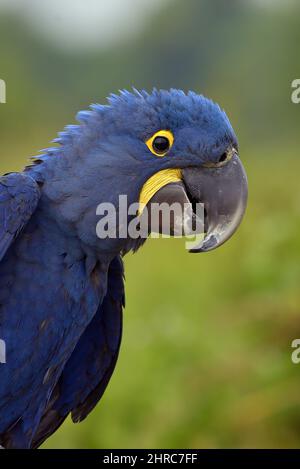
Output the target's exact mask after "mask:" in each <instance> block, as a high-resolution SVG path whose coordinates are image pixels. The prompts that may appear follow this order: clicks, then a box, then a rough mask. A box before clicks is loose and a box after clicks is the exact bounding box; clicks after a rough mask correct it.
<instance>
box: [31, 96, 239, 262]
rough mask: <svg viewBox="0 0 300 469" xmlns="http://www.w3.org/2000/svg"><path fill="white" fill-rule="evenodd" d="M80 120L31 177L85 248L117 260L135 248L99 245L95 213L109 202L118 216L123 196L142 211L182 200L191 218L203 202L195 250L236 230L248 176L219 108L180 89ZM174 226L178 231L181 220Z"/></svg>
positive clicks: (114, 100) (114, 99)
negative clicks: (201, 229)
mask: <svg viewBox="0 0 300 469" xmlns="http://www.w3.org/2000/svg"><path fill="white" fill-rule="evenodd" d="M77 118H78V121H79V123H80V125H76V126H68V127H67V128H66V129H65V131H64V132H62V133H61V134H60V135H59V138H58V139H56V142H59V143H60V147H59V148H53V149H49V150H47V152H46V153H45V154H44V155H42V156H41V157H39V159H38V162H43V163H44V164H43V165H35V166H34V167H31V171H33V173H35V177H36V178H37V179H38V178H40V179H42V181H43V194H44V196H46V197H48V199H51V197H52V199H53V200H55V202H56V203H57V202H59V203H60V204H61V210H60V213H61V214H62V215H61V216H62V219H64V221H65V220H67V221H68V222H70V223H71V222H72V223H73V224H74V223H75V224H77V227H76V230H77V233H78V234H79V236H80V237H81V238H82V239H83V240H84V241H85V242H86V243H87V244H90V245H96V244H97V246H101V249H102V250H104V251H107V252H109V251H111V252H113V253H114V254H115V252H116V251H121V252H122V251H123V252H126V251H128V250H129V249H132V248H133V249H135V248H136V247H137V244H138V241H137V240H130V239H128V237H127V238H126V239H120V238H119V237H118V236H117V239H107V240H99V239H96V238H97V235H96V233H95V226H96V225H97V223H98V221H99V216H97V214H96V207H97V206H98V205H99V204H100V203H105V202H107V203H110V204H112V205H114V206H116V207H117V210H118V207H119V196H120V195H126V197H127V199H128V200H127V202H128V205H129V204H133V203H137V204H139V207H149V206H151V204H153V203H154V202H155V203H162V202H166V203H169V204H170V203H173V202H176V201H178V202H179V203H180V204H187V205H188V206H190V210H191V211H192V212H193V211H194V207H195V204H197V203H201V204H203V206H204V231H205V236H204V239H203V240H202V241H201V242H200V243H199V245H198V246H196V247H195V248H194V249H193V250H192V251H193V252H203V251H208V250H212V249H215V248H216V247H218V246H220V245H221V244H223V243H224V242H225V241H226V240H227V239H229V238H230V237H231V235H232V234H233V233H234V232H235V230H236V229H237V227H238V226H239V224H240V222H241V220H242V217H243V214H244V211H245V208H246V203H247V178H246V175H245V172H244V169H243V166H242V163H241V161H240V159H239V156H238V143H237V138H236V136H235V133H234V131H233V129H232V126H231V124H230V122H229V120H228V118H227V116H226V114H225V112H224V111H223V110H222V109H221V108H220V107H219V106H218V105H217V104H215V103H214V102H212V101H211V100H209V99H207V98H205V97H204V96H201V95H198V94H196V93H194V92H189V93H187V94H186V93H184V92H183V91H181V90H175V89H172V90H170V91H165V90H153V92H152V93H150V94H149V93H147V92H145V91H141V92H138V91H136V90H134V91H133V92H127V91H123V92H121V93H120V94H119V95H111V96H110V97H109V99H108V104H107V105H98V104H97V105H92V106H91V109H90V110H89V111H81V112H79V113H78V116H77ZM32 168H34V169H33V170H32ZM54 194H55V195H54ZM57 194H60V199H59V200H57V197H58V195H57ZM98 215H99V214H98ZM56 217H57V213H56ZM126 222H127V223H128V222H129V219H127V221H126ZM172 223H173V225H174V226H173V227H172V230H173V232H178V230H180V228H181V226H176V225H182V223H183V222H182V220H181V221H178V220H177V221H176V220H173V222H172ZM160 229H161V231H163V228H162V227H158V230H160Z"/></svg>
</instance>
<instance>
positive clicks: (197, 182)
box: [149, 155, 248, 252]
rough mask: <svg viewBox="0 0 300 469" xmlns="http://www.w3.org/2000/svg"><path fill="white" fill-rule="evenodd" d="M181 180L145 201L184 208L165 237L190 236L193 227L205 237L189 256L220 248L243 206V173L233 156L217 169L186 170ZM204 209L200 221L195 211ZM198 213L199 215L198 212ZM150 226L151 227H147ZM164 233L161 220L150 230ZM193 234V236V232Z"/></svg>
mask: <svg viewBox="0 0 300 469" xmlns="http://www.w3.org/2000/svg"><path fill="white" fill-rule="evenodd" d="M181 173H182V180H181V181H177V182H174V183H169V184H167V185H165V186H164V187H162V188H160V189H159V190H158V191H157V192H156V193H155V195H154V196H153V197H152V198H151V200H150V201H149V204H152V203H153V202H155V203H158V204H161V203H167V204H172V203H173V202H179V203H180V204H181V205H184V206H185V217H184V219H181V220H176V219H174V220H173V222H172V226H171V230H170V227H168V229H169V234H173V235H178V234H179V235H180V234H182V233H183V232H184V234H185V235H189V234H190V230H191V228H192V227H193V226H195V224H196V226H197V229H199V227H200V232H201V233H203V231H204V233H205V236H204V238H203V239H202V241H201V242H200V243H199V244H198V245H196V246H195V247H193V248H192V249H191V250H190V252H206V251H211V250H213V249H216V248H217V247H219V246H221V245H222V244H224V243H225V242H226V241H227V240H228V239H229V238H230V237H231V236H232V235H233V234H234V232H235V231H236V230H237V228H238V226H239V225H240V223H241V221H242V219H243V216H244V213H245V210H246V206H247V198H248V183H247V177H246V173H245V170H244V168H243V165H242V163H241V161H240V159H239V157H238V156H237V155H234V156H233V157H232V159H231V160H230V161H229V162H228V163H226V164H225V165H224V166H222V167H219V168H205V167H201V168H196V167H192V168H186V169H183V170H182V172H181ZM197 204H201V206H202V213H203V207H204V220H203V217H202V220H200V219H199V217H198V216H197V213H198V210H197V212H196V210H195V207H196V206H197ZM199 213H201V212H199ZM196 222H198V223H196ZM150 226H151V225H150ZM154 231H157V232H159V233H164V227H163V226H162V222H161V220H160V221H159V226H158V227H157V228H156V229H154ZM193 233H194V234H195V232H193Z"/></svg>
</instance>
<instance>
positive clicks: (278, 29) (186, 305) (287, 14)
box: [0, 0, 300, 448]
mask: <svg viewBox="0 0 300 469" xmlns="http://www.w3.org/2000/svg"><path fill="white" fill-rule="evenodd" d="M299 13H300V6H299V4H298V5H297V4H294V5H293V6H290V7H289V8H288V7H286V8H271V9H270V8H261V7H257V6H254V5H253V4H252V3H251V2H246V1H243V0H240V1H238V0H230V1H229V0H228V1H226V2H224V1H222V0H214V1H209V0H203V1H199V0H186V1H185V2H182V1H180V0H173V2H170V3H169V5H167V6H166V7H165V8H164V9H162V10H161V11H160V12H159V14H158V15H157V16H155V17H153V18H150V19H149V23H148V26H147V28H146V30H145V31H144V32H143V34H142V35H141V36H140V37H139V38H135V39H134V40H131V41H128V42H126V43H124V44H120V45H119V46H118V47H114V48H112V49H109V50H106V51H104V52H103V51H101V52H95V51H94V52H91V53H90V54H88V53H87V52H85V53H84V54H83V53H82V52H78V53H74V54H70V53H66V52H62V51H61V50H60V51H58V50H56V49H55V48H53V47H51V46H50V45H49V44H48V43H47V42H46V41H45V39H43V37H39V36H37V35H36V34H35V33H33V31H31V30H30V29H28V27H25V26H24V24H23V23H22V21H20V20H17V19H16V18H15V17H12V16H11V17H8V16H6V17H0V57H1V69H0V78H3V79H5V80H6V82H7V101H8V102H7V104H6V105H0V129H1V130H0V132H1V161H0V169H1V171H2V172H5V171H12V170H16V169H20V168H21V167H22V165H24V163H25V162H26V159H27V158H28V156H30V155H34V154H36V153H37V151H38V150H39V149H40V148H43V147H45V146H47V145H48V142H49V141H50V140H51V139H52V138H54V137H55V134H56V132H57V131H59V130H61V128H62V127H63V126H64V125H65V124H68V123H71V122H72V121H74V114H75V113H76V112H77V111H78V110H79V109H82V108H87V106H88V105H89V103H91V102H101V101H103V99H104V97H105V96H106V95H107V94H108V93H109V92H111V91H115V90H117V89H119V88H124V87H125V88H128V87H129V88H130V87H131V86H132V85H134V86H135V87H137V88H147V89H151V88H152V87H153V86H157V87H164V88H169V87H179V88H183V89H189V88H192V89H194V90H195V91H197V92H202V93H204V94H207V95H209V96H210V97H212V98H213V99H215V100H217V101H218V102H219V103H220V104H221V105H222V106H223V107H225V109H226V111H227V112H228V115H229V117H230V119H231V120H232V123H233V125H234V127H235V129H236V131H237V134H238V136H239V137H240V144H241V155H242V158H243V160H244V162H245V166H246V169H247V172H248V175H249V185H250V200H249V208H248V211H247V215H246V218H245V221H244V223H243V225H242V227H241V228H240V230H239V232H238V233H237V234H236V235H235V237H234V238H233V239H232V240H231V241H230V242H229V243H228V244H226V245H225V246H224V247H222V248H221V249H219V250H217V251H216V252H213V253H210V254H205V255H191V254H188V253H187V252H186V251H185V249H184V245H183V241H182V240H149V241H148V242H147V243H146V245H145V246H144V247H143V248H142V250H141V251H140V252H139V253H137V254H136V255H134V256H132V255H128V256H127V258H126V259H125V264H126V278H127V281H126V288H127V307H126V310H125V327H124V337H123V345H122V349H121V354H120V359H119V362H118V365H117V368H116V371H115V373H114V376H113V378H112V381H111V383H110V385H109V388H108V391H107V392H106V393H105V396H104V397H103V399H102V401H101V403H100V404H99V405H98V407H97V408H96V410H95V411H94V412H93V413H92V414H91V416H90V417H89V418H88V419H87V420H86V421H85V422H83V423H82V424H80V425H73V424H72V423H71V422H70V421H67V422H66V423H65V424H64V425H63V427H62V428H61V429H60V430H59V431H58V432H57V433H56V434H55V435H54V436H53V437H52V438H51V439H50V440H49V441H48V442H47V443H46V444H45V445H44V446H45V447H48V448H51V447H53V448H54V447H61V448H66V447H67V448H78V447H88V448H98V447H104V448H118V447H124V448H125V447H129V448H130V447H133V448H134V447H148V448H155V447H168V448H178V447H187V448H195V447H200V448H201V447H298V446H299V440H300V395H299V385H300V365H299V366H296V365H293V364H292V362H291V358H290V355H291V351H292V349H291V342H292V340H293V339H294V338H296V337H300V320H299V319H300V318H299V315H300V311H299V309H300V291H299V288H298V283H299V278H300V223H299V220H300V208H299V207H300V200H299V199H300V194H299V190H298V189H297V188H298V187H299V181H298V174H299V172H300V161H299V158H298V151H299V150H298V145H297V142H298V138H299V137H298V135H299V119H300V106H296V105H293V104H292V103H291V99H290V95H291V81H292V80H293V79H294V78H299V77H300V64H299V60H297V59H298V44H299V40H300V27H299V26H300V15H299Z"/></svg>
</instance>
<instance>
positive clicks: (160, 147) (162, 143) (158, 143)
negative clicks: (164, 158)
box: [153, 137, 170, 153]
mask: <svg viewBox="0 0 300 469" xmlns="http://www.w3.org/2000/svg"><path fill="white" fill-rule="evenodd" d="M169 146H170V143H169V140H168V139H167V137H155V139H154V141H153V148H154V150H155V151H156V152H157V153H165V152H166V151H167V150H168V149H169Z"/></svg>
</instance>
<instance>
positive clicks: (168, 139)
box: [146, 130, 174, 156]
mask: <svg viewBox="0 0 300 469" xmlns="http://www.w3.org/2000/svg"><path fill="white" fill-rule="evenodd" d="M173 142H174V136H173V134H172V132H171V131H170V130H159V131H158V132H156V133H155V134H154V135H152V137H150V138H149V139H148V140H147V141H146V145H147V147H148V148H149V150H150V151H151V152H152V153H154V155H156V156H165V155H166V154H167V153H168V151H169V150H170V148H171V147H172V145H173Z"/></svg>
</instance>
